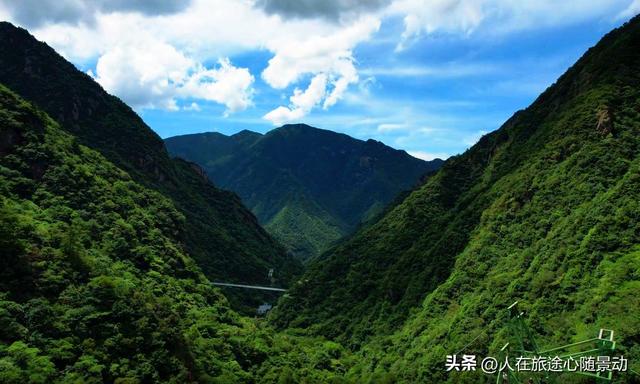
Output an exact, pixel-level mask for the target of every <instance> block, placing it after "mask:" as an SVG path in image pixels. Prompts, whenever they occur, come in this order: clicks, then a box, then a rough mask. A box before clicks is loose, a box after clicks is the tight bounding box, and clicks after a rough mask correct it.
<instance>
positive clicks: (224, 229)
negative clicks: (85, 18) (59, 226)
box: [0, 22, 301, 304]
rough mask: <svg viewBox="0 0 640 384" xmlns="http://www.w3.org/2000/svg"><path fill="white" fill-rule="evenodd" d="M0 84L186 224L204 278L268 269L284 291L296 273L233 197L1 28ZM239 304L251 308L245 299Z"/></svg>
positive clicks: (113, 102) (46, 55)
mask: <svg viewBox="0 0 640 384" xmlns="http://www.w3.org/2000/svg"><path fill="white" fill-rule="evenodd" d="M0 83H3V84H5V85H7V86H8V87H9V88H10V89H11V90H13V91H14V92H16V93H18V94H19V95H20V96H21V97H23V98H24V99H26V100H29V101H31V102H33V103H34V104H35V105H37V106H38V107H39V108H41V109H43V110H44V111H45V112H47V113H48V114H49V115H50V116H51V117H53V118H54V119H55V120H56V121H57V122H59V123H60V126H61V128H62V129H64V130H65V131H67V132H70V133H72V134H73V135H74V136H75V137H76V138H77V139H78V141H79V143H81V144H83V145H86V146H88V147H90V148H93V149H95V150H97V151H98V152H100V153H102V154H103V155H104V156H105V157H106V158H107V159H109V160H110V161H111V162H113V163H114V164H115V165H116V166H118V167H119V168H121V169H123V170H125V171H127V172H128V173H129V174H130V175H131V177H132V178H133V180H135V181H136V182H138V183H140V184H142V185H144V186H146V187H149V188H151V189H154V190H156V191H158V192H160V193H161V194H163V195H164V196H166V197H168V198H170V199H171V200H172V201H173V203H174V205H175V207H176V208H177V209H178V210H179V211H180V212H181V213H182V214H183V215H184V217H185V230H184V231H183V232H182V234H183V236H184V237H183V239H182V240H183V241H184V243H185V245H186V249H187V251H188V252H189V254H190V255H191V256H192V257H193V258H194V259H195V260H196V261H197V262H198V264H199V265H200V267H201V268H202V270H203V271H204V272H205V274H206V275H207V276H208V277H210V278H212V279H222V278H224V279H226V280H231V281H237V282H245V283H266V282H268V280H267V273H268V271H269V269H270V268H274V269H275V270H276V278H277V279H278V284H281V285H286V284H287V283H288V282H289V281H290V280H291V278H292V277H293V276H294V275H296V274H297V273H299V272H300V271H301V266H300V264H299V263H298V262H296V261H295V260H293V259H292V258H291V257H289V256H288V255H287V254H286V252H285V250H284V248H283V247H282V246H280V245H279V244H277V243H276V242H275V241H273V240H272V238H271V237H270V236H269V235H268V234H267V233H266V232H265V231H264V230H263V229H262V228H261V227H260V226H259V224H258V222H257V220H256V218H255V217H254V216H253V215H252V214H251V213H250V212H249V211H248V210H247V209H246V208H245V207H244V206H243V205H242V203H241V201H240V199H239V198H238V197H237V196H236V195H235V194H233V193H231V192H226V191H222V190H220V189H217V188H215V187H213V186H212V185H211V184H210V183H209V182H208V181H207V180H206V178H205V177H203V175H202V174H201V170H200V169H199V167H197V166H196V165H195V164H190V163H187V162H185V161H181V160H172V159H171V158H170V157H169V155H168V153H167V151H166V150H165V148H164V144H163V142H162V140H161V139H160V138H159V137H158V136H157V135H156V134H155V133H154V132H153V131H152V130H151V129H150V128H149V127H148V126H147V125H146V124H145V123H144V122H143V121H142V119H140V118H139V117H138V116H137V115H136V114H135V113H134V112H133V111H132V110H131V108H129V107H128V106H127V105H126V104H124V103H122V102H121V101H120V100H119V99H117V98H116V97H113V96H111V95H109V94H107V93H106V92H105V91H104V90H103V89H102V88H101V87H100V86H99V85H98V84H97V83H96V82H94V81H93V79H91V78H90V77H89V76H88V75H86V74H84V73H82V72H80V71H78V70H77V69H76V68H75V67H74V66H73V65H72V64H71V63H69V62H67V61H66V60H64V59H63V58H62V57H61V56H59V55H58V54H57V53H56V52H55V51H54V50H53V49H51V48H50V47H49V46H47V45H46V44H44V43H41V42H38V41H37V40H35V39H34V38H33V37H32V36H31V35H29V33H28V32H27V31H25V30H23V29H20V28H16V27H14V26H12V25H11V24H9V23H6V22H2V23H0ZM244 302H245V303H247V304H248V303H250V300H249V299H248V298H247V297H244ZM253 304H255V302H254V303H253Z"/></svg>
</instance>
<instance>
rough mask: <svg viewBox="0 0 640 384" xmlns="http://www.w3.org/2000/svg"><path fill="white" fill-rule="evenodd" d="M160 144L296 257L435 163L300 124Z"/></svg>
mask: <svg viewBox="0 0 640 384" xmlns="http://www.w3.org/2000/svg"><path fill="white" fill-rule="evenodd" d="M165 142H166V144H167V149H168V150H169V152H170V153H171V154H172V155H174V156H177V157H180V158H184V159H187V160H189V161H193V162H196V163H198V164H200V165H201V166H202V167H203V168H204V170H205V171H206V172H207V174H208V175H209V177H210V178H211V179H212V180H213V182H214V183H215V184H216V185H220V186H221V187H223V188H228V189H230V190H232V191H234V192H236V193H238V194H239V195H240V197H241V198H242V201H243V202H244V203H245V204H246V205H247V206H248V207H249V208H250V209H251V210H252V211H253V213H254V214H255V215H256V216H257V217H258V220H259V221H260V222H261V223H263V224H264V226H265V228H266V229H267V230H268V231H269V233H271V234H272V235H274V237H276V238H277V239H278V240H280V241H281V242H282V243H283V244H285V245H286V246H287V248H288V249H289V250H290V251H291V252H292V253H293V254H294V255H295V256H297V257H298V258H300V259H302V260H307V259H308V258H311V257H314V256H318V255H319V254H320V253H322V252H323V251H325V250H326V249H327V248H328V247H329V246H330V245H332V244H333V243H335V242H336V241H337V240H338V239H340V238H342V237H343V236H345V235H346V234H349V233H351V232H352V231H353V230H354V229H355V228H356V227H357V226H358V225H360V224H361V223H362V222H365V221H367V220H369V219H371V218H372V217H375V216H376V215H377V214H379V213H380V212H381V211H382V209H383V208H384V207H385V206H386V205H387V204H389V203H390V202H391V201H392V200H393V199H394V197H395V196H396V195H398V193H400V192H401V191H404V190H408V189H410V188H412V187H414V186H415V185H416V184H417V183H418V181H419V180H420V178H421V177H422V176H423V175H425V174H426V173H427V172H430V171H434V170H436V169H437V168H439V167H440V165H441V163H442V161H441V160H434V161H430V162H426V161H422V160H419V159H416V158H413V157H411V156H409V155H408V154H407V153H406V152H404V151H398V150H394V149H392V148H390V147H387V146H386V145H384V144H382V143H380V142H377V141H374V140H368V141H361V140H356V139H354V138H351V137H349V136H347V135H344V134H339V133H335V132H331V131H327V130H322V129H317V128H312V127H310V126H308V125H304V124H295V125H285V126H283V127H281V128H278V129H275V130H273V131H271V132H268V133H267V134H265V135H261V134H259V133H255V132H250V131H242V132H240V133H238V134H235V135H233V136H225V135H222V134H220V133H200V134H192V135H184V136H176V137H171V138H168V139H166V140H165Z"/></svg>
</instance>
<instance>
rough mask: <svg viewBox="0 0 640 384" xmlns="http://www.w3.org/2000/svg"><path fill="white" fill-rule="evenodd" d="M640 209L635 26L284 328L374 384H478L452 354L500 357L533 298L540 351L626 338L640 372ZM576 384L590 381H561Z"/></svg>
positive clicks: (446, 181)
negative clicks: (348, 362) (516, 314)
mask: <svg viewBox="0 0 640 384" xmlns="http://www.w3.org/2000/svg"><path fill="white" fill-rule="evenodd" d="M639 202H640V18H636V19H634V20H632V21H631V22H629V23H628V24H627V25H625V26H624V27H622V28H620V29H618V30H615V31H613V32H611V33H610V34H608V35H607V36H605V37H604V38H603V39H602V41H601V42H600V43H599V44H598V45H597V46H596V47H594V48H592V49H590V50H589V51H588V52H587V53H586V54H585V55H584V57H582V58H581V59H580V60H579V61H578V62H577V63H576V64H575V65H574V66H573V67H572V68H571V69H570V70H569V71H568V72H567V73H566V74H564V75H563V76H562V77H561V78H560V79H559V80H558V81H557V83H556V84H554V85H553V86H552V87H550V88H549V89H548V90H547V91H545V92H544V93H543V94H542V95H541V96H540V97H539V98H538V99H537V100H536V101H535V102H534V103H533V104H532V105H531V106H530V107H529V108H527V109H526V110H524V111H520V112H518V113H516V114H515V115H514V116H513V117H512V118H511V119H510V120H509V121H507V122H506V123H505V124H504V126H502V127H501V128H500V129H499V130H497V131H495V132H493V133H491V134H489V135H486V136H485V137H483V138H482V139H481V140H480V141H479V142H478V143H477V144H476V145H475V146H473V147H472V148H471V149H469V150H468V151H467V152H465V153H464V154H462V155H460V156H457V157H455V158H452V159H450V160H448V161H447V162H446V163H445V164H444V166H443V168H442V169H441V170H440V171H439V172H438V173H437V174H435V175H434V176H433V177H431V178H429V179H428V180H426V182H425V183H424V185H422V186H421V187H420V188H418V189H417V190H415V191H414V192H413V193H411V194H410V195H409V196H408V197H407V198H406V199H405V200H404V201H403V202H402V203H401V204H399V205H397V206H395V207H394V208H393V209H391V210H390V211H389V212H388V213H387V214H386V215H385V216H384V217H383V218H382V219H381V220H380V221H379V222H377V223H375V224H373V225H370V226H368V227H366V228H364V229H362V230H361V231H359V232H358V233H357V234H356V235H355V236H353V237H352V238H351V239H349V240H348V241H347V242H345V243H343V244H341V245H339V246H338V247H336V248H335V249H334V250H333V252H331V253H330V254H328V255H327V256H326V257H324V258H323V259H322V260H319V261H318V262H316V263H314V264H313V265H311V266H310V268H309V271H308V272H307V273H306V274H305V276H304V278H303V279H302V280H301V281H300V282H299V283H297V284H296V285H295V286H294V289H293V290H292V291H291V295H290V297H287V298H284V299H283V300H282V301H281V303H280V305H279V306H278V307H277V308H276V313H274V322H275V324H278V325H280V326H281V327H307V328H309V329H310V330H311V331H312V332H314V333H316V334H322V335H325V336H328V337H331V338H333V339H336V340H337V341H342V342H344V343H348V344H349V345H350V346H351V347H353V348H360V352H359V357H360V358H361V361H360V362H359V363H358V364H357V366H356V367H354V368H353V370H352V371H351V372H350V375H352V376H351V377H353V378H358V380H359V381H361V382H362V381H365V382H366V381H367V380H372V381H374V382H376V381H378V380H383V379H385V380H389V381H399V382H407V383H413V382H451V383H478V382H482V381H483V380H489V379H490V378H489V377H487V376H483V375H482V374H479V373H467V374H464V373H458V374H456V373H454V374H451V375H447V374H446V373H445V371H444V369H443V368H444V362H445V355H447V354H453V353H455V352H457V351H464V352H465V353H471V354H477V355H480V356H488V355H493V356H496V355H497V351H498V349H499V348H501V347H502V346H503V345H504V344H505V342H507V341H513V339H512V337H513V335H510V334H508V333H507V332H506V331H505V325H506V319H507V316H506V310H505V309H506V308H507V306H509V305H510V304H511V303H513V302H514V301H516V300H519V301H520V302H521V305H522V307H523V308H524V309H525V310H526V313H527V318H528V322H529V325H530V326H531V328H532V329H533V331H534V333H535V334H536V335H537V336H538V339H539V343H540V344H541V345H542V346H554V345H562V344H566V343H569V342H572V341H579V340H584V339H588V338H591V337H594V336H595V335H596V334H597V332H598V330H599V328H608V329H613V330H615V331H616V338H617V342H618V353H621V354H624V355H625V356H626V357H627V358H629V360H630V367H631V368H632V369H634V370H635V371H636V372H640V301H639V298H638V292H640V203H639ZM469 343H470V344H469ZM574 380H575V381H578V382H590V381H588V380H586V379H580V378H576V377H569V376H566V377H563V378H562V379H561V380H560V382H562V383H566V382H574ZM618 380H619V382H632V380H636V382H637V380H640V377H635V379H634V376H633V374H632V373H628V374H626V375H624V376H621V377H618Z"/></svg>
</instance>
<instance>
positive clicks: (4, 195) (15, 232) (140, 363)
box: [0, 85, 349, 384]
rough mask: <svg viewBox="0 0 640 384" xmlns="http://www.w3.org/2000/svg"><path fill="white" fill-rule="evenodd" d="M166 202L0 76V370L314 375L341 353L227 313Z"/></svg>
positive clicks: (68, 376) (108, 375) (37, 377)
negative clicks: (190, 252) (7, 85)
mask: <svg viewBox="0 0 640 384" xmlns="http://www.w3.org/2000/svg"><path fill="white" fill-rule="evenodd" d="M184 224H185V217H184V215H182V214H181V213H180V212H179V211H178V210H177V209H176V207H175V205H174V204H173V202H172V201H171V200H170V199H168V198H167V197H165V196H163V195H162V194H160V193H158V192H157V191H153V190H151V189H149V188H146V187H144V186H142V185H141V184H139V183H137V182H135V181H134V180H133V178H132V177H131V176H130V175H129V174H128V173H127V172H126V171H124V170H122V169H120V168H118V167H116V166H115V165H114V164H113V163H111V162H109V161H108V159H106V158H105V157H104V156H102V155H101V154H99V153H98V152H96V151H94V150H92V149H90V148H88V147H86V146H84V145H82V144H80V140H78V139H76V138H75V137H74V136H72V135H70V134H69V133H67V132H64V130H63V129H62V127H61V126H60V125H58V124H57V123H56V122H54V121H53V120H52V119H51V118H50V117H49V116H47V115H46V114H45V113H44V112H42V111H40V110H38V109H37V108H35V107H34V106H33V105H31V104H30V103H28V102H26V101H24V100H21V99H20V98H19V97H18V96H17V95H16V94H14V93H12V92H11V91H9V90H8V89H7V88H5V87H4V86H3V85H0V248H1V249H2V256H1V257H0V382H2V383H4V384H22V383H30V384H50V383H54V384H63V383H87V384H91V383H122V384H124V383H131V384H133V383H160V382H162V383H256V382H257V383H278V382H282V381H279V380H287V378H291V379H290V380H293V377H294V376H293V373H292V371H293V370H294V369H295V371H296V374H295V377H296V378H298V379H302V380H307V381H309V382H327V381H330V380H332V379H334V378H335V377H337V376H339V375H341V374H342V373H343V371H344V368H343V367H342V366H341V365H340V364H336V363H334V362H333V361H335V359H348V358H349V353H348V351H345V350H344V349H343V348H341V347H340V346H339V345H337V344H336V343H331V342H327V341H326V340H322V339H320V338H304V337H300V336H296V335H293V334H284V333H276V332H274V331H273V330H272V329H270V328H268V327H266V326H265V324H264V323H263V322H262V321H254V320H250V319H248V318H245V317H241V316H239V315H238V314H237V313H235V312H234V311H233V310H231V309H230V308H229V303H228V301H227V299H226V298H225V297H224V296H223V295H222V294H221V293H220V291H219V290H218V289H215V288H213V287H212V285H211V284H210V282H209V280H208V279H207V278H206V277H205V276H204V275H203V273H202V271H201V270H200V268H199V267H198V265H197V264H196V263H195V262H194V260H193V259H192V258H191V257H190V256H189V255H188V254H187V253H185V250H184V246H183V244H182V238H183V235H184V234H183V231H184V230H185V225H184Z"/></svg>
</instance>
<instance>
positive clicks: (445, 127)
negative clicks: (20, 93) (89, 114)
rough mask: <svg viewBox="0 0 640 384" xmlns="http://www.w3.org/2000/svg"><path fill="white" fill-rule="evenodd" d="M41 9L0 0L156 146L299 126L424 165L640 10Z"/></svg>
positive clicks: (392, 4)
mask: <svg viewBox="0 0 640 384" xmlns="http://www.w3.org/2000/svg"><path fill="white" fill-rule="evenodd" d="M30 3H31V2H30V1H26V2H25V3H24V4H25V5H24V6H23V7H29V6H30ZM44 3H46V4H45V5H43V3H42V2H39V3H33V4H36V5H34V6H37V7H44V8H46V7H47V6H49V7H53V8H51V9H49V10H47V12H41V13H42V14H37V13H34V12H29V10H28V9H20V7H19V6H16V5H11V4H10V3H7V2H6V1H4V0H0V17H2V18H4V19H6V20H9V21H12V22H14V23H17V24H20V25H22V26H25V27H26V28H28V29H29V30H30V31H32V32H33V33H34V34H35V35H36V37H38V38H40V39H42V40H44V41H46V42H48V43H49V44H50V45H52V46H53V47H54V48H56V49H57V50H58V51H59V52H61V53H62V54H63V55H64V56H65V57H67V58H68V59H69V60H71V61H72V62H73V63H74V64H76V66H77V67H79V68H80V69H82V70H84V71H87V72H88V73H90V74H91V75H92V76H94V78H96V80H97V81H98V82H100V83H101V84H102V85H103V87H104V88H105V89H107V90H108V91H110V92H111V93H113V94H115V95H117V96H119V97H121V98H122V99H123V100H124V101H126V102H128V103H129V104H130V105H132V106H133V107H134V108H135V109H136V111H138V113H139V114H140V115H141V116H142V118H143V119H144V120H145V121H146V122H147V124H148V125H149V126H150V127H151V128H153V129H154V130H155V131H156V132H157V133H158V134H159V135H160V136H161V137H169V136H173V135H180V134H187V133H195V132H207V131H219V132H222V133H225V134H233V133H235V132H238V131H240V130H243V129H250V130H253V131H257V132H267V131H269V130H271V129H273V128H274V127H275V126H278V125H280V124H282V123H285V122H304V123H307V124H310V125H313V126H316V127H319V128H325V129H331V130H334V131H338V132H344V133H346V134H349V135H351V136H354V137H357V138H360V139H368V138H373V139H376V140H380V141H382V142H384V143H385V144H387V145H390V146H392V147H395V148H399V149H404V150H406V151H408V152H409V153H411V154H413V155H415V156H418V157H422V158H425V159H431V158H434V157H442V158H444V157H447V156H450V155H454V154H457V153H461V152H463V151H464V150H465V149H466V148H468V147H469V146H471V145H472V144H474V143H475V142H476V141H477V140H478V138H479V137H480V136H481V135H482V134H484V133H487V132H490V131H492V130H494V129H497V128H498V127H499V126H500V125H501V124H502V123H503V122H504V121H505V120H506V119H507V118H508V117H509V116H511V115H512V114H513V113H514V112H515V111H517V110H519V109H522V108H525V107H526V106H528V105H529V104H530V103H531V102H532V101H533V100H535V98H536V97H537V95H538V94H540V92H542V91H543V90H544V89H545V88H547V87H548V86H550V85H551V84H552V83H553V82H554V81H555V80H556V79H557V78H558V76H560V75H561V74H562V73H563V72H564V71H565V70H566V69H567V68H568V67H569V66H570V65H571V64H573V63H574V62H575V61H576V60H577V59H578V58H579V57H580V56H581V55H582V54H583V53H584V52H585V51H586V50H587V49H588V48H589V47H591V46H593V45H594V44H595V43H596V42H597V41H598V40H599V39H600V38H601V37H602V35H604V34H605V33H606V32H608V31H609V30H611V29H613V28H615V27H617V26H619V25H621V24H622V23H624V22H625V21H626V20H628V19H629V18H630V17H631V16H633V15H634V14H636V13H637V12H638V11H640V1H638V0H635V1H631V0H620V1H615V0H614V1H602V2H599V1H589V2H587V1H575V2H573V3H572V4H571V5H570V6H567V5H566V4H565V5H562V6H557V5H555V4H554V2H547V1H543V0H540V1H537V2H527V1H522V2H515V1H507V0H505V1H491V0H484V1H482V0H480V1H464V0H434V1H427V0H397V1H385V0H364V1H360V2H358V1H348V0H334V1H327V2H326V4H325V5H326V6H324V7H316V8H317V9H316V8H314V6H313V4H316V3H314V2H312V1H310V0H306V1H301V2H298V3H296V2H289V1H285V0H259V1H256V2H252V1H240V2H235V3H230V2H229V1H228V0H211V1H208V0H194V1H192V2H191V3H188V2H185V3H182V2H181V3H179V4H178V3H176V4H175V6H174V7H168V8H166V9H158V8H155V7H154V6H153V4H151V3H152V2H148V4H146V5H145V3H146V2H140V4H142V5H139V6H138V7H137V8H136V7H129V8H109V7H110V5H106V4H108V3H107V2H105V3H104V4H102V2H96V3H87V4H85V5H84V7H83V8H78V9H75V8H73V7H71V8H70V7H67V8H64V7H63V8H61V7H60V6H59V4H60V1H58V2H55V1H51V2H49V1H45V2H44ZM73 3H74V4H75V3H77V2H73ZM301 3H304V4H306V5H305V6H303V7H301V6H300V4H301ZM90 4H91V5H90ZM96 4H98V5H96ZM100 4H102V5H100ZM304 4H303V5H304ZM309 4H312V5H309ZM213 9H215V10H216V11H213ZM25 15H27V16H25Z"/></svg>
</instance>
